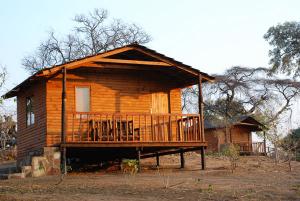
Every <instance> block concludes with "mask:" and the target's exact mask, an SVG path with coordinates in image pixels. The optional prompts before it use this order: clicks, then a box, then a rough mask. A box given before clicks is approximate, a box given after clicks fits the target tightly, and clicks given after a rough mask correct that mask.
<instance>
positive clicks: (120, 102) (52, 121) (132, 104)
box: [47, 70, 181, 146]
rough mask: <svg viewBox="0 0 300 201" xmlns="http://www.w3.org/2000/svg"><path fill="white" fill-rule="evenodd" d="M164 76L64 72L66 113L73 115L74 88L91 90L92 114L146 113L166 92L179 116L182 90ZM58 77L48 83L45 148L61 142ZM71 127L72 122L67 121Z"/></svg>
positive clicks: (59, 77)
mask: <svg viewBox="0 0 300 201" xmlns="http://www.w3.org/2000/svg"><path fill="white" fill-rule="evenodd" d="M173 84H174V81H173V82H171V81H170V80H169V79H168V78H165V77H164V76H162V75H160V74H158V73H153V72H132V71H131V72H130V73H128V72H120V71H113V72H102V73H99V72H87V71H80V70H76V71H73V72H68V73H67V108H66V111H67V114H70V113H72V112H75V87H76V86H86V87H89V88H90V111H91V112H145V113H151V111H157V108H153V106H152V103H153V100H152V99H153V97H155V96H157V94H158V93H160V94H161V93H165V94H166V95H167V97H170V99H169V103H167V104H165V103H164V104H157V105H158V106H159V105H161V106H163V107H167V106H168V107H169V108H168V109H167V110H166V109H163V110H164V111H168V110H170V111H169V112H171V113H181V89H179V88H174V86H173ZM61 86H62V83H61V75H58V76H57V77H55V78H52V79H51V80H49V81H48V82H47V146H53V145H58V144H59V143H60V132H61V130H60V129H61ZM67 124H68V125H69V126H71V125H70V124H71V122H67Z"/></svg>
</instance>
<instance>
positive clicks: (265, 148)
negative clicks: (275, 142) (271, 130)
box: [264, 131, 267, 156]
mask: <svg viewBox="0 0 300 201" xmlns="http://www.w3.org/2000/svg"><path fill="white" fill-rule="evenodd" d="M264 155H265V156H266V155H267V142H266V131H264Z"/></svg>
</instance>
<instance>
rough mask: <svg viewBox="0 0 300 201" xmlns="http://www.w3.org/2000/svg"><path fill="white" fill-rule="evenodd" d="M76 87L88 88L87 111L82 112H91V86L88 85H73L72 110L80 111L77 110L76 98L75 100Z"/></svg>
mask: <svg viewBox="0 0 300 201" xmlns="http://www.w3.org/2000/svg"><path fill="white" fill-rule="evenodd" d="M77 88H88V89H89V102H88V103H89V111H88V112H84V113H89V112H91V111H92V92H91V91H92V90H91V86H90V85H75V86H74V103H75V105H74V111H75V112H78V113H80V111H77V107H76V106H77V100H76V97H77V95H76V89H77Z"/></svg>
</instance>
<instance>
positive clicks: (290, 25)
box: [264, 22, 300, 77]
mask: <svg viewBox="0 0 300 201" xmlns="http://www.w3.org/2000/svg"><path fill="white" fill-rule="evenodd" d="M264 38H265V39H266V40H267V41H268V42H269V44H270V45H271V46H272V49H271V50H270V51H269V55H270V64H271V69H272V72H281V73H285V74H287V75H293V76H294V77H299V76H300V22H285V23H283V24H278V25H276V26H272V27H270V28H269V30H268V31H267V33H266V34H265V35H264Z"/></svg>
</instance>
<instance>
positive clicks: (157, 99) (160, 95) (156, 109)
mask: <svg viewBox="0 0 300 201" xmlns="http://www.w3.org/2000/svg"><path fill="white" fill-rule="evenodd" d="M151 113H153V114H161V113H169V96H168V93H167V92H156V93H153V94H152V107H151Z"/></svg>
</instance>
